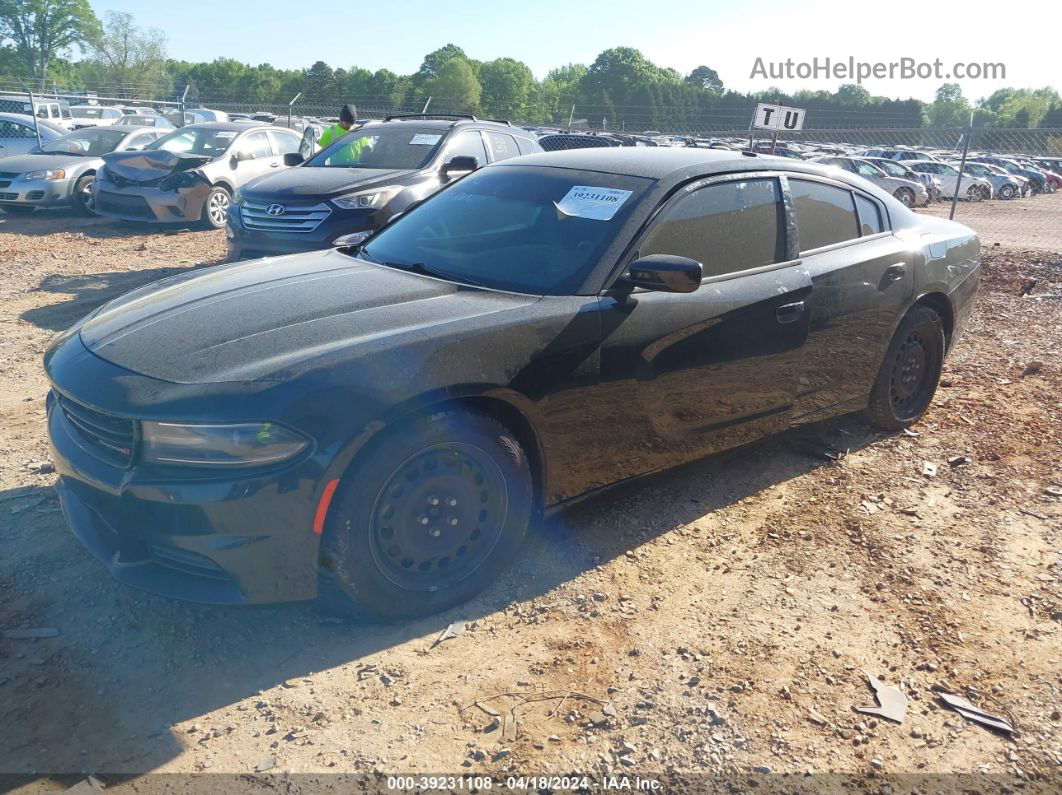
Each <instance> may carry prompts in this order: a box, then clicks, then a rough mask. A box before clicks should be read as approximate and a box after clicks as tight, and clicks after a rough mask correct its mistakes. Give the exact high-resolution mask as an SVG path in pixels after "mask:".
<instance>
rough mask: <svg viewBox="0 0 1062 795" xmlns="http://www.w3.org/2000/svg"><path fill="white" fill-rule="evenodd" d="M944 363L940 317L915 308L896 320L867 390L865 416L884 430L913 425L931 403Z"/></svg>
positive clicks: (919, 307) (942, 331)
mask: <svg viewBox="0 0 1062 795" xmlns="http://www.w3.org/2000/svg"><path fill="white" fill-rule="evenodd" d="M943 364H944V327H943V324H942V323H941V321H940V315H938V314H937V313H936V312H934V311H933V310H932V309H930V308H929V307H926V306H915V307H913V308H912V309H911V310H910V311H909V312H908V313H907V314H906V315H904V318H903V320H901V321H900V325H899V327H898V328H897V329H896V333H895V334H893V337H892V341H891V342H890V343H889V348H888V350H887V351H886V352H885V358H884V359H883V360H882V363H881V368H880V369H879V370H878V377H877V379H876V380H875V381H874V386H873V388H872V389H871V391H870V403H869V405H868V407H867V411H866V416H867V419H868V420H869V422H870V423H871V424H872V425H874V426H876V427H878V428H881V429H883V430H886V431H898V430H900V429H902V428H906V427H908V426H909V425H913V424H914V423H915V422H917V421H918V420H919V419H921V418H922V415H923V414H925V412H926V409H927V408H929V404H930V402H932V400H933V394H934V393H935V392H936V391H937V383H938V382H939V381H940V370H941V367H942V366H943Z"/></svg>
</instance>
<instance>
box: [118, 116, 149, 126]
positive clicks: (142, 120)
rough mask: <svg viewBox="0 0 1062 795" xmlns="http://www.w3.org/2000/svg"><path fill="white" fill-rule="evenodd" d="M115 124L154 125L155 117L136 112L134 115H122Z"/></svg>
mask: <svg viewBox="0 0 1062 795" xmlns="http://www.w3.org/2000/svg"><path fill="white" fill-rule="evenodd" d="M115 124H116V125H119V126H122V127H154V126H155V117H154V116H145V115H144V114H142V113H137V114H136V115H135V116H122V118H120V119H118V121H116V122H115Z"/></svg>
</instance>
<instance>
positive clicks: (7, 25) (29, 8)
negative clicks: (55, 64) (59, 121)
mask: <svg viewBox="0 0 1062 795" xmlns="http://www.w3.org/2000/svg"><path fill="white" fill-rule="evenodd" d="M99 35H100V21H99V19H97V18H96V15H95V14H94V13H93V12H92V7H91V6H89V3H88V0H0V40H3V39H10V40H11V41H12V42H13V43H14V45H15V52H16V54H17V55H18V58H19V60H20V61H21V65H22V67H23V69H24V70H25V74H26V75H28V76H30V78H31V79H33V80H35V81H37V82H38V84H39V85H40V86H42V87H43V86H44V81H45V80H46V79H47V78H48V66H49V64H50V63H51V61H52V59H53V58H55V57H56V56H58V55H60V54H61V53H63V52H64V51H65V50H67V49H69V48H70V47H74V46H77V47H86V46H87V45H89V44H90V43H91V42H92V41H94V40H95V39H96V38H97V37H98V36H99Z"/></svg>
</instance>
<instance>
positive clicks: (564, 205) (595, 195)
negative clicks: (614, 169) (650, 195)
mask: <svg viewBox="0 0 1062 795" xmlns="http://www.w3.org/2000/svg"><path fill="white" fill-rule="evenodd" d="M630 195H631V191H629V190H618V189H616V188H595V187H592V186H590V185H574V186H573V187H572V189H571V190H570V191H568V193H567V194H565V196H564V198H563V199H561V200H560V201H559V202H554V204H555V205H556V207H557V209H558V210H559V211H560V212H562V213H564V214H565V215H571V216H575V217H576V218H590V219H592V220H594V221H609V220H611V219H612V216H614V215H615V214H616V211H617V210H619V208H620V207H622V206H623V203H624V202H625V201H627V199H628V198H630Z"/></svg>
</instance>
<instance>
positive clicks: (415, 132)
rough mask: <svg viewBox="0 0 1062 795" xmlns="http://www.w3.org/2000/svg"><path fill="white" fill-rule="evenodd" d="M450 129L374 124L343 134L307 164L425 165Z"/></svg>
mask: <svg viewBox="0 0 1062 795" xmlns="http://www.w3.org/2000/svg"><path fill="white" fill-rule="evenodd" d="M447 132H448V131H447V130H440V129H439V128H437V127H419V128H418V127H414V126H412V125H407V124H406V123H405V122H398V123H396V124H378V125H377V124H373V125H369V126H368V127H362V128H361V129H360V130H355V131H354V132H352V133H349V134H348V135H344V136H343V137H342V138H340V139H339V140H338V141H336V143H334V144H332V145H331V146H329V147H328V148H327V149H323V150H321V151H320V152H318V153H317V154H316V155H315V156H314V157H312V158H311V159H310V160H309V161H308V162H307V163H306V165H307V166H339V167H342V168H387V169H392V168H393V169H410V170H414V169H418V168H423V167H424V166H426V165H427V164H428V161H429V160H431V158H432V156H433V155H434V154H435V152H436V150H438V148H439V146H440V144H441V142H442V140H443V138H444V137H445V135H446V133H447Z"/></svg>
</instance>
